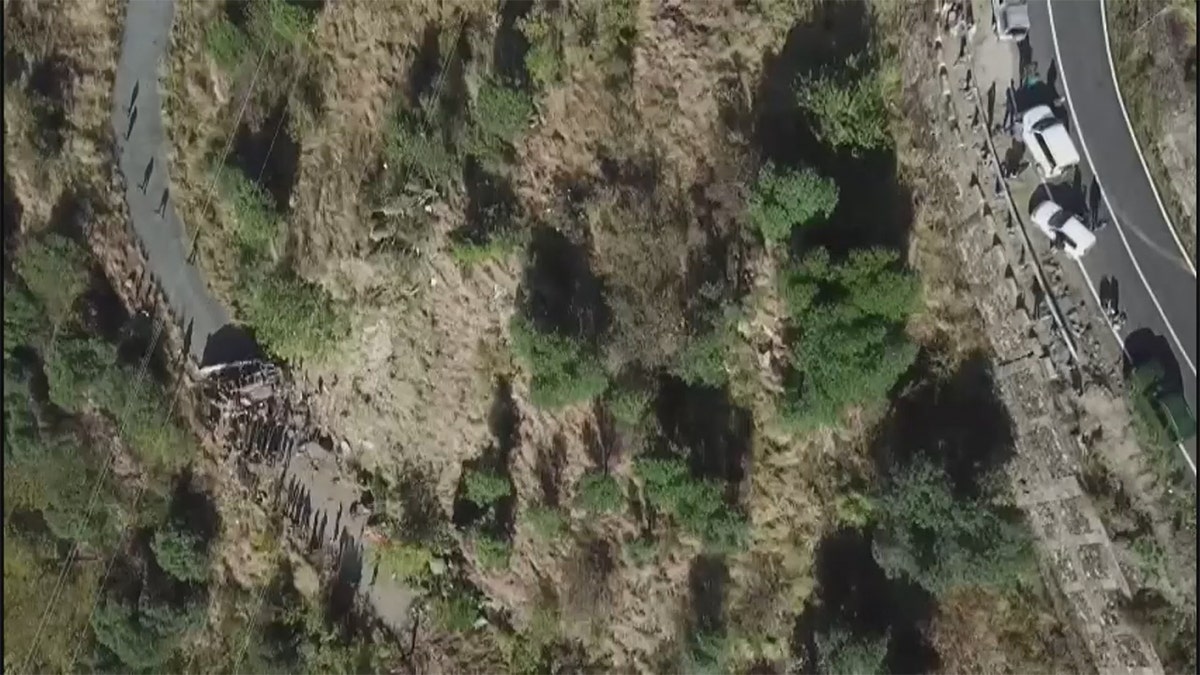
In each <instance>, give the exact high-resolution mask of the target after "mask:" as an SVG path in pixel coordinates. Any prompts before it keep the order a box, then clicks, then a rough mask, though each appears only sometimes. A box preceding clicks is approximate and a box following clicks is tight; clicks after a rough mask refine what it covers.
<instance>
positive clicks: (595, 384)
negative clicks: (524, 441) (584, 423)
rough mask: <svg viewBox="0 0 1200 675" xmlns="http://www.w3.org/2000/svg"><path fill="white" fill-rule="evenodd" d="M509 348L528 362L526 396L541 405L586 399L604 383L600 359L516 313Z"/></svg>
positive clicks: (547, 406) (602, 387) (603, 387)
mask: <svg viewBox="0 0 1200 675" xmlns="http://www.w3.org/2000/svg"><path fill="white" fill-rule="evenodd" d="M509 332H510V333H511V335H512V341H513V350H514V351H515V352H516V353H517V356H519V357H520V358H521V359H522V360H524V361H525V363H526V364H527V365H528V366H529V369H530V370H531V371H532V373H531V374H532V377H531V381H530V384H529V394H530V398H532V399H533V402H534V404H536V405H538V406H541V407H544V408H558V407H562V406H565V405H570V404H572V403H579V402H582V401H589V400H591V399H593V398H595V397H596V396H599V395H600V394H601V392H603V391H604V389H605V387H606V386H607V384H608V381H607V378H606V377H605V375H604V370H603V369H602V368H601V367H600V361H599V359H597V358H596V355H595V354H594V353H592V351H591V350H589V349H587V348H586V347H585V346H584V345H583V344H582V343H581V342H580V341H578V340H574V339H572V338H569V337H566V336H563V335H557V334H554V333H543V332H541V331H539V330H538V329H536V328H534V327H533V325H532V324H530V323H529V321H527V320H525V319H523V318H522V317H520V316H516V317H513V320H512V322H511V323H510V324H509Z"/></svg>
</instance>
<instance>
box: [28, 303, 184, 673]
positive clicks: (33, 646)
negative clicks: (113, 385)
mask: <svg viewBox="0 0 1200 675" xmlns="http://www.w3.org/2000/svg"><path fill="white" fill-rule="evenodd" d="M164 321H165V319H164V320H160V321H159V322H158V323H156V324H155V330H154V333H153V336H152V337H151V338H150V346H149V348H147V350H146V354H145V355H144V356H143V357H142V362H141V365H140V366H139V368H138V374H137V377H136V378H135V379H134V383H133V391H134V392H135V394H134V395H136V392H137V391H138V390H139V388H140V387H141V381H142V378H143V377H144V376H145V374H146V366H147V365H148V364H149V363H150V356H151V354H153V353H154V348H155V347H156V346H157V344H158V338H159V335H160V334H161V333H162V326H163V323H164ZM132 402H133V397H132V396H131V397H130V399H129V400H127V401H126V405H125V410H124V414H122V416H121V423H120V425H119V426H118V427H117V437H118V438H120V437H121V436H122V435H123V433H124V431H125V425H126V424H127V423H128V420H129V416H128V415H129V405H130V404H131V403H132ZM116 455H117V452H116V449H115V448H114V449H113V450H112V451H110V452H109V454H108V459H107V460H105V462H104V467H103V469H101V471H100V476H99V477H98V478H97V479H96V482H95V484H94V485H93V486H92V494H91V496H90V497H89V498H88V505H87V508H86V510H85V512H84V517H83V523H84V526H85V527H86V525H87V524H88V522H89V521H90V520H91V518H92V511H93V510H94V509H95V508H96V499H97V497H99V495H100V486H101V485H103V483H104V480H105V479H106V478H107V477H108V472H109V469H111V468H112V463H113V460H114V459H115V458H116ZM78 555H79V542H78V541H76V542H75V545H74V546H73V547H71V552H70V553H68V554H67V559H66V560H65V561H64V562H63V566H62V569H61V570H59V574H58V579H57V580H56V581H55V583H54V590H53V591H51V593H50V599H49V602H48V603H47V604H46V609H45V611H43V612H42V617H41V619H40V620H39V621H38V627H37V630H36V631H35V632H34V634H33V641H32V642H31V643H30V645H29V652H28V653H27V654H26V655H25V659H24V660H23V662H22V665H21V669H20V671H18V672H21V671H25V670H26V668H27V667H28V666H29V662H30V660H32V659H33V654H34V652H35V651H36V650H37V645H38V641H39V640H40V639H41V636H42V630H43V629H45V627H46V621H47V620H48V619H49V618H50V613H51V612H52V611H53V610H54V608H55V606H56V604H57V602H58V594H59V593H60V592H62V586H63V582H64V581H65V580H66V578H67V574H68V573H69V572H70V569H71V565H72V564H74V562H75V558H76V557H78Z"/></svg>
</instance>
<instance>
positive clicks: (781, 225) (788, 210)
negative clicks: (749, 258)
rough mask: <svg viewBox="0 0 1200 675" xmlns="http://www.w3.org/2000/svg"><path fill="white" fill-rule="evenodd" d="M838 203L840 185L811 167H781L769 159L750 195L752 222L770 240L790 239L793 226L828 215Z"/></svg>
mask: <svg viewBox="0 0 1200 675" xmlns="http://www.w3.org/2000/svg"><path fill="white" fill-rule="evenodd" d="M837 203H838V188H837V184H836V183H834V182H833V180H832V179H829V178H825V177H822V176H821V175H820V174H818V173H817V172H816V171H813V170H812V169H808V168H805V169H801V170H798V171H797V170H795V169H779V168H777V167H776V166H775V165H774V164H772V163H770V162H768V163H767V164H766V165H765V166H763V168H762V169H761V170H760V171H759V173H758V180H757V181H755V183H754V188H753V190H752V191H751V194H750V205H749V215H750V222H752V223H754V226H755V227H757V228H758V229H759V231H760V232H762V235H763V239H765V240H766V241H767V242H768V243H771V242H780V241H787V239H788V237H789V236H791V233H792V228H794V227H797V226H800V227H806V226H809V225H812V224H814V223H817V222H819V221H821V220H824V219H826V218H828V217H829V216H830V215H831V214H832V213H833V210H834V208H835V207H837Z"/></svg>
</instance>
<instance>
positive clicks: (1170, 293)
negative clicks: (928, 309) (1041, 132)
mask: <svg viewBox="0 0 1200 675" xmlns="http://www.w3.org/2000/svg"><path fill="white" fill-rule="evenodd" d="M1101 1H1102V0H1031V1H1030V3H1029V10H1030V11H1029V13H1030V23H1031V24H1032V28H1031V30H1030V35H1029V40H1028V43H1029V47H1030V50H1031V54H1030V57H1031V58H1032V59H1033V60H1034V61H1035V62H1037V64H1038V67H1039V70H1040V72H1041V73H1042V75H1043V77H1044V78H1045V79H1046V80H1047V82H1048V84H1050V85H1051V86H1052V87H1054V88H1055V89H1056V90H1057V92H1058V94H1059V95H1062V96H1065V98H1066V99H1067V102H1068V107H1069V109H1070V116H1071V119H1070V124H1069V128H1070V132H1071V136H1072V137H1073V138H1074V139H1075V143H1076V145H1078V146H1079V148H1080V149H1081V150H1082V155H1083V157H1084V160H1085V161H1083V162H1081V163H1080V167H1079V168H1080V174H1081V178H1082V180H1081V181H1080V183H1081V184H1082V185H1084V186H1091V185H1093V184H1096V185H1097V186H1098V188H1099V189H1098V193H1099V196H1102V199H1095V201H1097V202H1102V203H1098V204H1093V205H1092V207H1093V208H1095V209H1097V210H1098V211H1099V212H1100V213H1101V214H1102V215H1106V216H1107V218H1108V220H1109V221H1110V222H1111V223H1112V224H1111V225H1110V226H1108V227H1107V228H1105V229H1104V230H1102V231H1100V232H1099V233H1098V235H1097V242H1096V246H1095V247H1094V248H1093V249H1092V250H1091V251H1090V252H1089V253H1088V254H1087V256H1086V258H1085V259H1084V261H1083V264H1082V268H1083V272H1084V275H1085V277H1087V278H1088V283H1089V284H1092V285H1093V290H1094V287H1095V285H1096V284H1098V283H1099V281H1100V279H1101V278H1102V277H1104V276H1110V277H1113V278H1115V279H1116V281H1117V284H1118V287H1119V289H1120V306H1121V308H1122V309H1123V310H1124V311H1125V312H1126V315H1127V322H1126V325H1125V327H1124V328H1123V330H1122V331H1121V335H1120V337H1121V339H1122V340H1124V341H1125V345H1124V346H1125V347H1128V348H1129V349H1130V350H1131V351H1132V350H1133V349H1134V347H1135V345H1134V343H1135V341H1137V340H1138V339H1139V338H1140V337H1142V336H1146V335H1149V334H1153V335H1154V336H1161V337H1162V338H1163V340H1159V341H1158V342H1160V343H1162V342H1165V344H1166V345H1168V346H1169V348H1170V352H1171V355H1172V356H1174V358H1175V360H1176V362H1177V363H1178V364H1179V373H1180V376H1181V379H1182V386H1183V391H1184V396H1185V398H1186V399H1187V401H1188V404H1189V405H1190V406H1191V408H1192V410H1193V411H1194V410H1196V409H1197V407H1196V365H1195V364H1196V275H1195V272H1194V262H1191V263H1189V261H1188V259H1187V258H1186V257H1185V256H1184V254H1183V252H1182V251H1181V249H1180V247H1179V245H1178V243H1177V240H1176V238H1175V236H1174V233H1173V230H1172V229H1171V225H1170V223H1169V221H1168V220H1167V217H1166V215H1165V214H1164V213H1163V210H1162V208H1161V207H1160V205H1159V202H1158V199H1157V197H1156V195H1155V192H1154V188H1153V184H1152V183H1151V179H1150V177H1149V176H1148V175H1147V174H1146V171H1145V169H1144V167H1143V165H1142V162H1141V160H1140V158H1139V156H1138V153H1137V149H1136V145H1135V144H1134V140H1133V137H1132V135H1131V132H1130V129H1129V126H1128V125H1127V124H1126V121H1125V117H1124V113H1123V112H1122V107H1121V102H1120V98H1119V97H1118V94H1117V89H1116V85H1115V83H1114V80H1113V73H1112V69H1111V64H1110V61H1109V57H1108V48H1107V39H1106V36H1105V32H1104V15H1103V12H1102V11H1101V4H1100V3H1101ZM1055 73H1056V74H1057V76H1055ZM1131 336H1133V338H1132V339H1131ZM1186 451H1187V453H1186V454H1187V455H1188V458H1189V461H1190V463H1191V466H1192V470H1193V472H1195V466H1196V452H1195V439H1193V440H1192V441H1191V442H1190V443H1189V444H1188V447H1187V448H1186Z"/></svg>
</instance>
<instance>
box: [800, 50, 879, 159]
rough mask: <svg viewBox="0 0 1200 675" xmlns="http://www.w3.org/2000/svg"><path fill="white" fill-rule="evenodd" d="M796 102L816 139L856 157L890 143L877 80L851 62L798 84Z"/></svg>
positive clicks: (855, 61)
mask: <svg viewBox="0 0 1200 675" xmlns="http://www.w3.org/2000/svg"><path fill="white" fill-rule="evenodd" d="M797 99H798V101H799V103H800V106H801V107H803V108H804V109H805V110H807V111H808V113H809V114H810V115H812V117H813V121H814V122H815V125H814V126H815V129H814V131H815V133H816V135H817V138H818V139H820V140H821V141H822V142H824V143H828V144H829V145H832V146H833V147H835V148H839V149H845V150H848V151H850V152H851V153H854V154H858V153H861V152H863V151H870V150H881V149H884V148H887V147H889V146H890V145H891V143H892V138H891V135H890V134H889V131H888V115H887V107H886V104H885V103H884V98H883V90H882V87H881V82H880V77H879V76H878V74H877V73H876V72H875V71H874V70H871V69H864V68H862V67H861V62H860V61H859V60H858V59H856V58H852V59H850V60H848V61H847V62H846V64H845V65H844V66H843V67H841V68H840V69H839V70H838V72H837V73H836V74H835V73H833V72H825V73H822V74H820V75H817V76H815V77H810V78H807V79H804V80H802V81H801V82H800V83H799V91H798V94H797Z"/></svg>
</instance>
